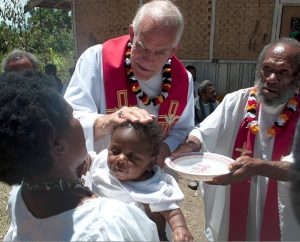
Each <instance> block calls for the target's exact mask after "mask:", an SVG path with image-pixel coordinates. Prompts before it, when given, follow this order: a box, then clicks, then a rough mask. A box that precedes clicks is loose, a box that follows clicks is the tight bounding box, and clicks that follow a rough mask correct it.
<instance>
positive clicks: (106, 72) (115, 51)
mask: <svg viewBox="0 0 300 242" xmlns="http://www.w3.org/2000/svg"><path fill="white" fill-rule="evenodd" d="M128 41H129V35H125V36H121V37H119V38H115V39H111V40H108V41H106V42H105V43H104V44H103V50H102V63H103V79H104V87H105V100H106V113H113V112H115V111H116V110H118V109H119V108H121V107H123V106H137V97H136V95H135V94H134V93H133V92H132V91H131V89H130V83H129V80H128V79H127V75H126V72H125V64H124V61H125V51H126V47H127V43H128ZM171 77H172V86H171V88H170V90H169V95H168V97H167V98H166V100H165V101H164V102H163V103H162V104H161V105H160V109H159V116H158V123H159V124H160V125H161V126H162V128H163V130H164V133H165V135H166V134H167V133H168V131H169V130H170V128H171V127H172V126H174V125H175V124H176V122H177V121H178V119H179V118H180V116H181V114H182V112H183V110H184V108H185V107H186V104H187V97H188V75H187V72H186V69H185V67H184V66H183V65H182V64H181V63H180V61H179V60H178V59H177V58H176V57H175V56H173V57H172V58H171Z"/></svg>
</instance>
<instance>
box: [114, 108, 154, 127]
mask: <svg viewBox="0 0 300 242" xmlns="http://www.w3.org/2000/svg"><path fill="white" fill-rule="evenodd" d="M116 114H117V117H118V119H119V122H123V121H124V120H129V121H131V122H141V123H148V122H152V121H153V119H154V118H155V116H154V115H151V114H149V113H148V112H147V111H146V110H144V109H140V108H137V107H122V108H121V109H119V110H118V111H117V112H116Z"/></svg>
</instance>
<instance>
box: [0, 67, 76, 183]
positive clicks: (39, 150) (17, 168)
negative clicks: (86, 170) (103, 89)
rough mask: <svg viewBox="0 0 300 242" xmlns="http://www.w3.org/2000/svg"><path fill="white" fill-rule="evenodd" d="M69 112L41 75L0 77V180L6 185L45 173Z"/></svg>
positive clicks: (45, 77)
mask: <svg viewBox="0 0 300 242" xmlns="http://www.w3.org/2000/svg"><path fill="white" fill-rule="evenodd" d="M71 117H72V113H71V112H70V110H69V106H68V104H67V103H66V101H65V100H64V99H63V98H62V97H60V95H59V93H58V92H57V91H56V90H55V87H54V86H53V82H52V81H51V80H49V79H48V77H47V76H46V75H43V74H41V73H37V72H32V71H25V72H22V73H15V72H11V73H3V74H1V75H0V137H1V138H0V140H1V141H0V142H1V144H0V180H1V181H3V182H6V183H8V184H9V185H13V184H20V183H21V182H22V180H23V179H32V178H33V177H34V176H36V175H40V174H46V173H47V172H48V171H49V169H50V168H51V166H52V163H53V159H52V157H51V150H50V146H49V142H50V139H51V138H52V137H53V135H54V134H62V133H63V132H64V131H66V129H68V128H69V127H70V119H71Z"/></svg>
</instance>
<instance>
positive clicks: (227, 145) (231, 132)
mask: <svg viewBox="0 0 300 242" xmlns="http://www.w3.org/2000/svg"><path fill="white" fill-rule="evenodd" d="M248 90H249V89H243V90H239V91H236V92H233V93H230V94H227V95H226V96H225V97H224V100H223V101H222V102H221V103H220V104H219V105H218V106H217V108H216V109H215V110H214V112H213V113H211V114H210V115H209V116H207V117H206V118H205V119H204V120H203V122H201V123H200V125H199V127H196V128H195V129H193V130H192V131H191V132H190V133H189V135H193V136H196V137H197V138H198V139H199V140H200V141H201V143H202V150H203V151H208V152H214V153H219V154H222V155H226V156H229V157H231V155H232V150H231V149H232V147H233V146H234V142H235V139H236V135H237V132H238V129H239V126H240V124H241V122H242V119H243V118H244V110H245V105H246V101H247V98H245V97H246V96H247V94H248V93H249V91H248Z"/></svg>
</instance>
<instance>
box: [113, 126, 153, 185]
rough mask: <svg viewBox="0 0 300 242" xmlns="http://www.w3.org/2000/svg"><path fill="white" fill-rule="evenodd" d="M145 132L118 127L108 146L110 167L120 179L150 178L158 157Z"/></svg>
mask: <svg viewBox="0 0 300 242" xmlns="http://www.w3.org/2000/svg"><path fill="white" fill-rule="evenodd" d="M151 154H152V147H151V144H149V142H148V140H147V139H146V138H145V137H144V135H143V134H141V133H139V132H138V131H136V130H134V129H133V128H127V127H126V128H119V129H116V130H115V131H114V133H113V135H112V138H111V142H110V146H109V148H108V162H107V164H108V167H109V169H110V172H111V174H112V175H113V176H115V177H116V178H117V179H119V180H120V181H142V180H145V179H147V178H148V175H149V173H150V172H151V169H152V166H153V164H154V163H155V159H156V157H155V156H153V155H151Z"/></svg>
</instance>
